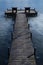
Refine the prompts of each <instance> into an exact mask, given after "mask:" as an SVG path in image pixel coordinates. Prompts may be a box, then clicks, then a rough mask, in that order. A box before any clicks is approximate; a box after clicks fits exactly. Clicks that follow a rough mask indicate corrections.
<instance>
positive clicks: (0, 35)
mask: <svg viewBox="0 0 43 65" xmlns="http://www.w3.org/2000/svg"><path fill="white" fill-rule="evenodd" d="M21 3H22V4H21ZM26 6H29V7H31V8H36V10H37V11H38V16H37V17H35V18H29V21H28V23H29V24H30V29H31V32H32V40H33V46H34V47H35V48H36V60H37V64H38V65H43V0H0V65H3V64H4V65H7V63H8V48H10V47H11V33H12V32H13V21H12V19H8V18H5V17H4V11H5V10H6V9H7V8H12V7H18V8H24V7H26Z"/></svg>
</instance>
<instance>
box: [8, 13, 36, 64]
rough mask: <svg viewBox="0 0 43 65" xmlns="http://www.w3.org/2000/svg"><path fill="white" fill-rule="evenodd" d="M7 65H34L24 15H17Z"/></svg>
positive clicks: (32, 51)
mask: <svg viewBox="0 0 43 65" xmlns="http://www.w3.org/2000/svg"><path fill="white" fill-rule="evenodd" d="M8 65H36V63H35V58H34V49H33V45H32V41H31V34H30V28H29V29H28V22H27V18H26V15H25V13H17V16H16V23H15V28H14V32H13V41H12V47H11V52H10V57H9V63H8Z"/></svg>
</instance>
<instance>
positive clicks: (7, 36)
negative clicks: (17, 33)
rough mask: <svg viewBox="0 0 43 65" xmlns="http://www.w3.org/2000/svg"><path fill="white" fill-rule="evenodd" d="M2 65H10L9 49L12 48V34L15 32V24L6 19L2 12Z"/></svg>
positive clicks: (0, 40)
mask: <svg viewBox="0 0 43 65" xmlns="http://www.w3.org/2000/svg"><path fill="white" fill-rule="evenodd" d="M0 13H1V14H0V65H7V63H8V48H9V49H10V46H11V33H12V32H13V26H12V25H13V23H12V20H11V19H7V18H4V15H3V13H2V12H0Z"/></svg>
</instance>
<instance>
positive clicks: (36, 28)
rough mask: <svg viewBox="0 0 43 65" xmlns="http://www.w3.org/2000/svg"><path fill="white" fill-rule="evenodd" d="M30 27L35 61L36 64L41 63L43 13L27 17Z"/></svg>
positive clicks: (39, 64)
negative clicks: (34, 49)
mask: <svg viewBox="0 0 43 65" xmlns="http://www.w3.org/2000/svg"><path fill="white" fill-rule="evenodd" d="M28 23H30V29H31V32H32V35H33V37H32V40H33V46H34V48H36V62H37V64H38V65H42V64H43V14H38V17H35V18H31V19H29V22H28Z"/></svg>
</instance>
